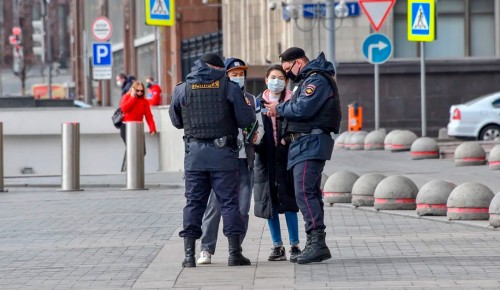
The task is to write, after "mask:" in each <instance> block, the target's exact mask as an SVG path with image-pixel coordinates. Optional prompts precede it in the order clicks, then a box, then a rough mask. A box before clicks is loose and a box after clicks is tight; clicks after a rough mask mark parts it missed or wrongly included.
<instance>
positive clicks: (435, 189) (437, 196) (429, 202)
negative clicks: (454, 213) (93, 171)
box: [417, 180, 456, 216]
mask: <svg viewBox="0 0 500 290" xmlns="http://www.w3.org/2000/svg"><path fill="white" fill-rule="evenodd" d="M455 187H456V185H455V184H453V183H451V182H449V181H445V180H433V181H430V182H427V183H426V184H424V186H422V188H420V190H419V191H418V194H417V215H419V216H423V215H435V216H445V215H446V211H447V208H446V202H447V201H448V197H449V196H450V193H451V192H452V191H453V189H455Z"/></svg>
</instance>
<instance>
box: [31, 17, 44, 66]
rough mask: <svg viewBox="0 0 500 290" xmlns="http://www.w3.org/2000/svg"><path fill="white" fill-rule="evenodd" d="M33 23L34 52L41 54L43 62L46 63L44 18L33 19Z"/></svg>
mask: <svg viewBox="0 0 500 290" xmlns="http://www.w3.org/2000/svg"><path fill="white" fill-rule="evenodd" d="M31 24H32V25H33V35H32V36H33V53H34V54H35V55H38V56H40V59H41V60H42V63H45V28H44V26H43V20H34V21H31Z"/></svg>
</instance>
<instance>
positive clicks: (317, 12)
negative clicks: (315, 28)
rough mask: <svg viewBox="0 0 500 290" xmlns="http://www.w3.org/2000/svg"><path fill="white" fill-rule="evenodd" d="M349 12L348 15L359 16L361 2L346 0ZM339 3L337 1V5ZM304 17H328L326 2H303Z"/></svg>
mask: <svg viewBox="0 0 500 290" xmlns="http://www.w3.org/2000/svg"><path fill="white" fill-rule="evenodd" d="M345 4H346V5H347V12H348V13H349V14H348V15H347V17H353V16H359V4H358V2H346V3H345ZM337 5H339V3H335V6H337ZM302 11H303V15H302V16H303V17H304V18H314V17H326V4H325V3H319V4H314V3H311V4H303V6H302Z"/></svg>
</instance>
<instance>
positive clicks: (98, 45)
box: [92, 42, 113, 66]
mask: <svg viewBox="0 0 500 290" xmlns="http://www.w3.org/2000/svg"><path fill="white" fill-rule="evenodd" d="M92 64H93V66H111V65H112V64H113V52H112V51H111V43H109V42H95V43H93V44H92Z"/></svg>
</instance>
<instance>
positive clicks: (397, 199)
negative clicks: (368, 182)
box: [373, 175, 418, 210]
mask: <svg viewBox="0 0 500 290" xmlns="http://www.w3.org/2000/svg"><path fill="white" fill-rule="evenodd" d="M417 193H418V187H417V186H416V185H415V183H414V182H413V181H412V180H411V179H409V178H408V177H405V176H401V175H395V176H389V177H387V178H385V179H384V180H382V181H381V182H380V183H379V184H378V185H377V188H375V194H374V197H375V202H374V204H373V205H374V207H375V209H376V210H413V209H415V208H416V207H417V204H416V201H415V198H416V197H417Z"/></svg>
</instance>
